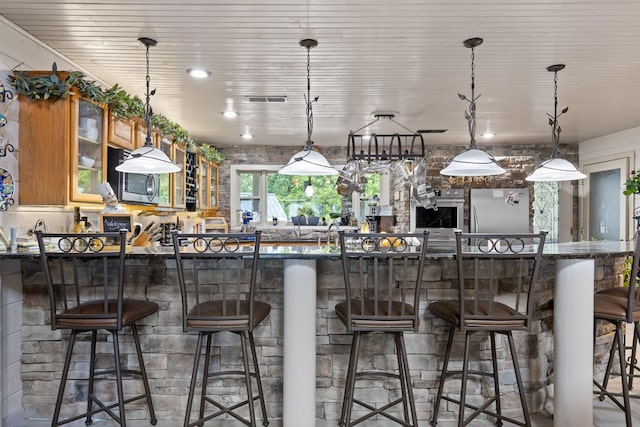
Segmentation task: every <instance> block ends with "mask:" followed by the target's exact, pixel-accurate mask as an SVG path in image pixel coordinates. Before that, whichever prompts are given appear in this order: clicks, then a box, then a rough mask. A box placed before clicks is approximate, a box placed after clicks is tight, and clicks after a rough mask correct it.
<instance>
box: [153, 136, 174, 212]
mask: <svg viewBox="0 0 640 427" xmlns="http://www.w3.org/2000/svg"><path fill="white" fill-rule="evenodd" d="M158 145H159V147H158V148H159V149H160V150H161V151H162V152H163V153H164V154H166V155H167V157H168V158H171V150H172V147H171V146H172V145H173V142H172V141H170V140H168V139H166V138H158ZM156 185H157V187H158V193H157V194H156V198H155V201H156V203H158V206H163V207H170V206H171V178H170V174H168V173H159V174H156Z"/></svg>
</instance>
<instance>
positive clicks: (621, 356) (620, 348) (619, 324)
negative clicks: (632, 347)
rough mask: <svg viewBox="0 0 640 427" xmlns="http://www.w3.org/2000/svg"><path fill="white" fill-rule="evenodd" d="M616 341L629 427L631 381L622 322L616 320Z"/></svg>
mask: <svg viewBox="0 0 640 427" xmlns="http://www.w3.org/2000/svg"><path fill="white" fill-rule="evenodd" d="M616 341H617V342H618V358H619V362H620V377H621V382H622V400H623V405H624V418H625V421H626V425H627V427H633V423H632V421H631V407H630V406H629V405H630V402H629V383H628V379H627V366H626V362H625V358H624V353H625V348H624V339H623V337H622V322H621V321H618V322H616Z"/></svg>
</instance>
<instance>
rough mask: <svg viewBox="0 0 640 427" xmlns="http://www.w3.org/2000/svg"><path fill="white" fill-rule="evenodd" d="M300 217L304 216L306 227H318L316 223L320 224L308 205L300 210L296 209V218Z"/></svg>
mask: <svg viewBox="0 0 640 427" xmlns="http://www.w3.org/2000/svg"><path fill="white" fill-rule="evenodd" d="M301 215H304V216H305V218H306V223H307V225H318V223H319V222H320V218H319V217H318V216H316V213H315V211H314V209H313V207H312V206H311V205H309V204H305V205H303V206H302V207H301V208H300V209H298V217H300V216H301ZM301 225H304V224H301Z"/></svg>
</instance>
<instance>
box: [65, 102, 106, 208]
mask: <svg viewBox="0 0 640 427" xmlns="http://www.w3.org/2000/svg"><path fill="white" fill-rule="evenodd" d="M75 107H76V108H77V113H78V114H77V115H76V116H75V117H76V118H77V121H72V122H75V123H74V127H73V128H72V132H71V134H72V144H71V146H72V150H71V152H72V161H71V165H72V181H73V184H72V188H71V195H72V197H71V198H72V200H76V201H96V199H97V200H100V201H101V200H102V198H101V197H100V194H99V192H98V184H100V183H102V182H103V181H104V168H105V167H106V165H105V162H104V158H105V150H106V144H105V143H104V141H105V138H106V129H107V115H106V111H105V109H104V108H102V107H100V106H99V105H96V104H94V103H93V102H90V101H86V100H84V99H79V100H78V102H77V105H75Z"/></svg>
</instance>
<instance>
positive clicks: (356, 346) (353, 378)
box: [344, 331, 362, 427]
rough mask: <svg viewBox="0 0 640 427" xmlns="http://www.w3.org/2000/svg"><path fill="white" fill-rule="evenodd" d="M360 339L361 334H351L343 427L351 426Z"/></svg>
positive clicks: (358, 332)
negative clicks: (350, 360)
mask: <svg viewBox="0 0 640 427" xmlns="http://www.w3.org/2000/svg"><path fill="white" fill-rule="evenodd" d="M361 338H362V332H360V331H354V332H353V344H352V346H353V359H354V360H353V372H351V378H349V384H348V393H349V400H348V401H347V409H346V411H345V419H344V425H345V426H346V427H350V426H351V410H352V409H353V399H354V397H355V395H354V393H355V387H356V372H357V369H358V356H359V355H360V339H361Z"/></svg>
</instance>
